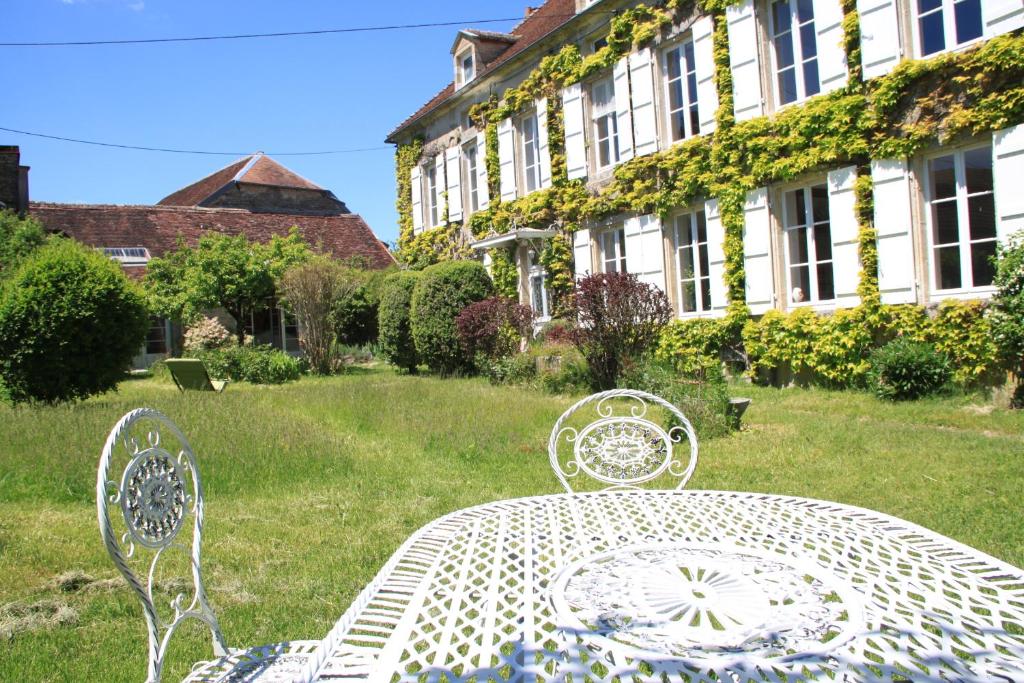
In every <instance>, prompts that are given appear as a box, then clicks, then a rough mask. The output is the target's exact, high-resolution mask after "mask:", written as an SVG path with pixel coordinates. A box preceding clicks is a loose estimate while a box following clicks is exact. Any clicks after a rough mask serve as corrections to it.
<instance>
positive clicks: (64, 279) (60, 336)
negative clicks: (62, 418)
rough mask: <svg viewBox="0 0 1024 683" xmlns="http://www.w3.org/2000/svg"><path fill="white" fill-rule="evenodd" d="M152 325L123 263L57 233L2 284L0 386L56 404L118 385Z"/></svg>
mask: <svg viewBox="0 0 1024 683" xmlns="http://www.w3.org/2000/svg"><path fill="white" fill-rule="evenodd" d="M148 329H149V310H148V308H147V306H146V301H145V297H144V295H143V293H142V292H141V291H140V290H139V289H138V287H137V286H136V285H134V284H133V283H131V282H129V281H128V279H127V278H126V277H125V276H124V273H122V272H121V268H120V266H118V264H116V263H114V262H113V261H111V260H110V259H108V258H106V257H105V256H103V255H102V254H100V253H99V252H97V251H95V250H93V249H89V248H86V247H84V246H81V245H79V244H77V243H75V242H72V241H71V240H67V239H55V240H53V241H51V242H50V243H48V244H47V245H45V246H44V247H42V248H40V249H38V250H37V251H36V252H35V253H34V254H32V255H30V256H28V257H26V258H25V260H24V261H23V262H22V264H21V265H20V266H19V267H18V269H17V270H15V271H14V272H13V273H12V274H11V275H10V277H9V278H7V279H6V280H5V282H4V284H3V285H2V289H0V393H2V394H3V395H4V397H5V398H6V399H8V400H10V401H12V402H15V403H21V402H29V401H40V402H44V403H58V402H62V401H74V400H78V399H82V398H86V397H88V396H92V395H94V394H100V393H103V392H106V391H109V390H111V389H114V388H115V387H116V386H117V383H118V382H119V381H120V380H121V379H123V378H124V376H125V372H126V371H127V370H128V368H129V367H130V365H131V361H132V358H133V357H134V356H135V355H136V354H137V353H138V352H139V349H140V348H141V346H142V344H143V342H144V341H145V339H146V332H147V330H148Z"/></svg>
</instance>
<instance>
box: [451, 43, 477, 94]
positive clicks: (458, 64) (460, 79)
mask: <svg viewBox="0 0 1024 683" xmlns="http://www.w3.org/2000/svg"><path fill="white" fill-rule="evenodd" d="M475 77H476V60H475V59H474V58H473V50H472V49H469V50H466V51H464V52H460V53H459V54H458V55H456V56H455V81H456V83H457V84H458V86H459V87H460V88H461V87H462V86H464V85H466V84H467V83H469V82H470V81H471V80H473V79H474V78H475Z"/></svg>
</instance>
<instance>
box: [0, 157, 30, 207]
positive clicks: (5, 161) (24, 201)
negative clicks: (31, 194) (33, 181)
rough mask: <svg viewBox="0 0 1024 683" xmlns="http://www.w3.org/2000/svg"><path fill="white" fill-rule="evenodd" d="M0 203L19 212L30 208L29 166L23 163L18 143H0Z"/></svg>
mask: <svg viewBox="0 0 1024 683" xmlns="http://www.w3.org/2000/svg"><path fill="white" fill-rule="evenodd" d="M0 205H3V207H4V208H6V209H11V210H12V211H17V212H18V213H19V214H24V213H25V211H27V210H28V166H22V165H21V150H20V149H19V148H18V147H17V145H0Z"/></svg>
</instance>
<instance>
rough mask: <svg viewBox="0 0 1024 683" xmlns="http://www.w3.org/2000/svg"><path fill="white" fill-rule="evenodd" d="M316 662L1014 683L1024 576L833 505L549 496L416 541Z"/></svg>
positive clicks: (392, 672) (461, 672)
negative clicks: (1001, 682) (1002, 682)
mask: <svg viewBox="0 0 1024 683" xmlns="http://www.w3.org/2000/svg"><path fill="white" fill-rule="evenodd" d="M313 661H314V663H315V666H314V669H317V672H316V676H313V675H312V674H313V669H311V670H310V671H309V672H308V673H309V674H310V677H311V678H314V677H315V678H317V679H318V680H322V681H329V680H339V679H347V680H352V679H353V678H355V679H369V680H379V681H392V680H407V681H419V680H426V681H435V680H445V677H447V680H456V679H468V678H471V677H475V680H478V681H506V680H551V679H559V680H561V679H563V678H564V677H565V676H567V675H569V674H572V677H573V680H584V677H586V676H589V677H591V678H594V679H611V678H613V677H615V676H621V677H623V679H624V680H655V681H662V680H688V681H708V682H711V681H722V680H731V681H758V682H760V681H802V680H814V679H818V678H821V679H824V680H827V679H831V680H846V681H869V680H870V681H891V682H893V683H895V682H896V681H908V680H921V681H925V680H927V681H934V680H959V681H992V680H1002V681H1019V680H1024V573H1022V572H1021V571H1020V570H1018V569H1015V568H1013V567H1010V566H1009V565H1006V564H1005V563H1002V562H1000V561H998V560H996V559H994V558H991V557H989V556H987V555H985V554H983V553H980V552H978V551H975V550H972V549H970V548H967V547H966V546H963V545H960V544H958V543H956V542H955V541H952V540H950V539H946V538H944V537H941V536H939V535H937V534H934V533H931V532H929V531H926V530H924V529H922V528H920V527H916V526H914V525H912V524H909V523H907V522H902V521H900V520H898V519H895V518H893V517H889V516H886V515H883V514H879V513H874V512H870V511H868V510H863V509H859V508H853V507H849V506H844V505H839V504H835V503H827V502H823V501H813V500H807V499H797V498H787V497H780V496H767V495H761V494H745V493H728V492H708V491H671V492H664V491H658V492H655V491H644V492H641V491H614V492H600V493H593V494H576V495H557V496H542V497H536V498H526V499H520V500H512V501H502V502H498V503H493V504H489V505H484V506H480V507H476V508H471V509H468V510H464V511H461V512H457V513H453V514H452V515H449V516H447V517H444V518H442V519H440V520H437V521H436V522H434V523H432V524H430V525H428V526H427V527H425V528H424V529H423V530H421V531H420V532H418V533H417V534H416V535H414V536H413V537H412V538H410V539H409V541H408V542H407V543H406V544H405V545H404V546H403V547H402V548H401V549H400V550H399V551H398V552H397V553H396V554H395V556H394V557H393V558H392V560H391V561H390V562H389V564H388V566H386V567H385V568H384V569H383V570H382V571H381V573H380V574H379V576H378V578H377V580H375V581H374V582H373V583H372V584H371V585H370V586H368V587H367V589H366V591H364V593H363V594H362V595H361V596H360V598H359V599H358V600H357V601H356V603H355V604H354V605H353V607H352V608H351V609H350V610H349V611H348V612H347V613H346V614H345V615H344V616H343V617H342V619H341V621H339V622H338V624H337V626H336V627H335V629H334V630H333V631H332V632H331V633H330V634H329V635H328V636H327V638H326V639H325V640H324V641H323V643H322V644H321V646H320V648H319V650H318V652H317V653H316V654H315V655H314V657H313ZM353 663H356V664H357V666H356V668H353Z"/></svg>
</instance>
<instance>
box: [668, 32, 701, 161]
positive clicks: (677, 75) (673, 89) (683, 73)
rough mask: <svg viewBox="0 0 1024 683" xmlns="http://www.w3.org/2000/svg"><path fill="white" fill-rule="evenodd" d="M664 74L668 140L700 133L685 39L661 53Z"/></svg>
mask: <svg viewBox="0 0 1024 683" xmlns="http://www.w3.org/2000/svg"><path fill="white" fill-rule="evenodd" d="M665 68H666V73H667V77H668V116H669V131H670V134H671V135H672V142H677V141H679V140H682V139H684V138H688V137H690V136H691V135H696V134H697V133H699V132H700V118H699V117H698V114H697V69H696V67H695V66H694V60H693V41H692V40H688V41H686V42H685V43H683V44H682V45H679V46H678V47H674V48H672V49H671V50H669V51H668V52H666V53H665Z"/></svg>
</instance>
